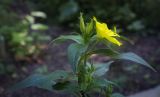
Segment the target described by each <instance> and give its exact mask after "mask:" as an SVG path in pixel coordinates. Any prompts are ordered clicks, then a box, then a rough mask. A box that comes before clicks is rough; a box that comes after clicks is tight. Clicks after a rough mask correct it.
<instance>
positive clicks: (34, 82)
mask: <svg viewBox="0 0 160 97" xmlns="http://www.w3.org/2000/svg"><path fill="white" fill-rule="evenodd" d="M68 76H69V74H68V72H66V71H62V70H57V71H55V72H52V73H49V74H47V75H42V74H34V75H31V76H29V77H28V78H26V79H25V80H23V81H21V82H19V83H18V84H15V85H14V86H13V87H11V88H10V90H11V91H16V90H19V89H23V88H27V87H31V86H33V87H38V88H43V89H47V90H50V91H52V90H53V89H52V85H54V84H56V80H60V79H66V78H67V77H68Z"/></svg>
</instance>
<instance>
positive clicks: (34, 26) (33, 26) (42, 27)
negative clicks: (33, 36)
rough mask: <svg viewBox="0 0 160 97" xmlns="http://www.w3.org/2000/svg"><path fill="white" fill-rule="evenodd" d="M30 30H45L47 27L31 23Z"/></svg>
mask: <svg viewBox="0 0 160 97" xmlns="http://www.w3.org/2000/svg"><path fill="white" fill-rule="evenodd" d="M31 28H32V30H47V29H48V27H47V26H46V25H44V24H38V23H37V24H32V25H31Z"/></svg>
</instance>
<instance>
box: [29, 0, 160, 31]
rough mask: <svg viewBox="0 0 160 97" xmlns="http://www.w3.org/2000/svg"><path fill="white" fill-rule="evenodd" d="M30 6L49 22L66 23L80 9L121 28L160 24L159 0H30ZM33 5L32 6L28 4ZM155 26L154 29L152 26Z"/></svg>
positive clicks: (148, 28) (131, 29)
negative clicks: (43, 13) (43, 14)
mask: <svg viewBox="0 0 160 97" xmlns="http://www.w3.org/2000/svg"><path fill="white" fill-rule="evenodd" d="M28 2H29V3H28V4H29V5H30V8H31V9H32V10H41V11H44V12H45V13H46V14H47V15H48V16H49V18H48V20H49V22H51V21H52V23H58V24H59V23H60V24H64V25H65V26H66V24H69V23H70V22H71V21H72V22H73V21H76V19H77V16H78V14H79V12H80V11H81V12H84V13H85V14H87V15H88V17H89V16H92V15H96V16H97V17H99V18H101V19H102V20H104V21H106V22H108V23H113V24H117V26H120V27H122V28H123V29H122V30H124V31H128V32H138V33H140V32H141V33H142V34H145V33H146V34H147V33H153V34H156V33H157V30H158V29H159V28H160V25H159V22H160V19H159V17H160V13H159V11H160V8H159V4H160V0H101V1H98V0H47V1H46V0H29V1H28ZM31 5H32V6H31ZM153 29H154V30H153Z"/></svg>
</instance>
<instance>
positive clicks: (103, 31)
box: [93, 17, 122, 46]
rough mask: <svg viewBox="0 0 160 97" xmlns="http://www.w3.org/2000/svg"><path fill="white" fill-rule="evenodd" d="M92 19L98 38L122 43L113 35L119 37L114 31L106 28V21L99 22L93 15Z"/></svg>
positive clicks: (117, 43)
mask: <svg viewBox="0 0 160 97" xmlns="http://www.w3.org/2000/svg"><path fill="white" fill-rule="evenodd" d="M93 19H94V21H95V22H96V32H97V36H98V37H99V38H104V39H107V40H108V41H110V42H112V43H114V44H116V45H118V46H121V45H122V43H121V42H119V41H118V40H117V39H116V38H115V37H120V36H119V35H118V34H117V33H116V32H113V31H112V30H110V29H108V27H107V24H106V23H100V22H98V21H97V19H96V18H95V17H94V18H93Z"/></svg>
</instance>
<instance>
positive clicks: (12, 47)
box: [0, 0, 50, 73]
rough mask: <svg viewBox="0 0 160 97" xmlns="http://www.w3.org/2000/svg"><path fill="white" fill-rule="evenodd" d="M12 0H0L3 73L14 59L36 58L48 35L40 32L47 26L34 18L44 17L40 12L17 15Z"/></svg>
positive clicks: (1, 66) (0, 52)
mask: <svg viewBox="0 0 160 97" xmlns="http://www.w3.org/2000/svg"><path fill="white" fill-rule="evenodd" d="M12 4H13V1H11V0H2V1H0V10H1V11H0V47H1V48H0V70H1V69H3V71H2V72H1V73H5V72H7V71H8V70H7V69H5V68H8V66H9V65H7V64H14V63H13V62H15V61H28V60H29V58H31V59H32V58H37V57H38V56H39V54H40V51H41V50H42V49H43V48H44V46H43V41H46V40H49V39H50V37H49V36H46V35H44V34H42V33H41V32H42V31H45V30H46V29H48V26H46V25H44V24H41V23H37V22H36V20H35V19H36V18H37V17H38V18H45V17H46V15H45V14H44V13H42V12H31V13H30V14H24V15H19V14H18V13H16V12H15V11H13V9H12Z"/></svg>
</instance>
